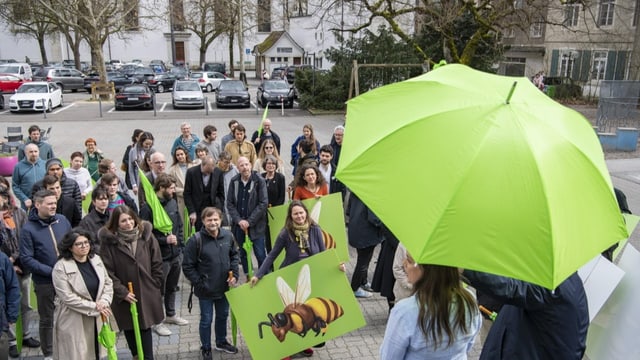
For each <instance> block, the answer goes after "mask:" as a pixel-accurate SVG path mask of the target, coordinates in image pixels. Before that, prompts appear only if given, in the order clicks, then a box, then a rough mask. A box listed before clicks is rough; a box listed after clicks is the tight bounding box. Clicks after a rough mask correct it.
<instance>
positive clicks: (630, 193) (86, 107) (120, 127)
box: [0, 81, 640, 360]
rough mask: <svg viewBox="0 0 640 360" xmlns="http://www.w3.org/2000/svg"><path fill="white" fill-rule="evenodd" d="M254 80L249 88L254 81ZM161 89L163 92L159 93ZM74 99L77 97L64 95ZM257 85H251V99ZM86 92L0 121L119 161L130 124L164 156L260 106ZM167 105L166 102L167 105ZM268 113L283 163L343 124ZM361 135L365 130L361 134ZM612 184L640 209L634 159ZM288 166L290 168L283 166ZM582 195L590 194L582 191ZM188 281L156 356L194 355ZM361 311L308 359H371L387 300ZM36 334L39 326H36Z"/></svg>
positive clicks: (254, 117)
mask: <svg viewBox="0 0 640 360" xmlns="http://www.w3.org/2000/svg"><path fill="white" fill-rule="evenodd" d="M255 85H256V83H255V81H252V83H251V86H255ZM165 95H166V94H162V96H163V98H164V96H165ZM72 97H74V98H75V97H77V98H78V99H77V100H70V98H72ZM254 97H255V91H253V90H252V98H254ZM85 98H88V95H87V94H68V93H65V102H67V108H64V109H62V111H58V110H61V109H58V110H56V111H54V112H52V113H50V114H47V118H46V119H44V118H43V115H42V114H10V113H8V112H0V121H1V123H2V124H3V126H14V125H21V126H22V127H23V129H24V131H25V132H26V129H27V128H28V127H29V126H30V125H32V124H38V125H39V126H40V127H41V128H44V129H46V128H48V127H50V126H51V127H52V131H51V138H50V140H49V142H50V143H51V144H52V146H53V149H54V151H55V153H56V155H57V156H60V157H62V158H65V159H67V160H68V157H69V156H70V154H71V153H72V152H74V151H78V150H79V151H82V150H84V146H83V143H84V140H85V139H86V138H87V137H93V138H95V139H96V140H97V144H98V148H100V149H101V150H102V151H103V152H104V154H105V156H106V157H107V158H112V159H114V160H115V161H116V163H117V164H120V160H121V159H122V155H123V152H124V149H125V147H126V146H127V145H128V144H129V142H130V138H131V133H132V131H133V129H135V128H141V129H145V130H148V131H151V132H152V133H153V134H154V136H155V147H156V149H157V150H158V151H160V152H163V153H165V154H166V155H167V156H169V155H168V154H169V150H170V148H171V145H172V143H173V141H174V139H175V138H176V137H177V136H179V135H180V123H182V122H183V121H188V122H190V123H191V125H192V129H193V132H194V133H195V134H197V135H198V136H201V131H202V129H203V128H204V126H205V125H208V124H213V125H215V126H216V127H217V128H218V138H221V137H222V136H223V135H225V134H226V133H227V132H228V129H227V122H228V121H229V120H231V119H237V120H239V121H240V122H241V123H242V124H244V125H245V127H246V128H247V129H248V132H249V135H250V133H251V132H253V131H254V130H255V129H257V127H258V125H259V122H260V120H261V117H262V110H261V109H257V110H256V108H251V109H244V110H231V109H229V110H227V109H225V110H218V109H215V108H212V109H211V111H210V112H209V113H208V114H206V112H205V111H203V110H184V111H172V110H171V109H170V108H168V106H165V110H166V111H163V112H157V114H156V115H158V114H160V115H159V116H155V117H154V116H153V114H152V112H149V111H146V112H145V111H123V112H113V111H112V112H109V110H108V109H109V106H111V107H112V105H110V104H109V103H104V104H103V105H104V106H103V117H100V115H99V108H98V106H99V105H98V104H97V103H95V102H88V101H86V100H85ZM169 107H170V105H169ZM269 118H270V119H271V120H272V123H273V126H272V129H273V130H274V131H275V132H277V133H278V134H279V135H280V137H281V140H282V153H283V154H282V157H283V159H284V160H285V162H286V163H288V160H289V157H290V155H289V149H290V146H291V144H292V142H293V141H294V139H295V138H296V137H297V136H298V135H300V134H301V132H302V126H303V125H304V124H307V123H309V124H312V125H313V127H314V130H315V135H316V137H317V138H318V139H319V141H320V143H321V144H326V143H328V142H329V141H330V138H331V134H332V130H333V128H334V127H335V126H337V125H339V124H342V123H343V120H344V115H342V114H336V115H324V116H313V115H310V114H309V113H308V112H306V111H303V110H300V109H296V108H294V109H285V111H284V115H282V114H281V113H280V112H279V111H276V110H274V109H270V111H269ZM363 135H366V134H363ZM607 165H608V167H609V170H610V173H611V176H612V180H613V182H614V185H615V186H617V187H619V188H620V189H622V190H623V191H624V192H625V193H626V195H627V198H628V201H629V206H630V208H631V210H632V211H633V212H634V213H640V186H638V185H639V184H640V159H624V160H611V161H607ZM288 170H289V171H288V172H290V168H289V169H288ZM585 196H588V194H585ZM638 238H639V235H638V232H635V233H634V234H633V236H632V240H631V242H632V243H633V244H634V245H635V246H636V247H638V244H639V240H638ZM351 251H352V253H351V255H352V259H353V261H352V263H351V264H348V267H347V275H348V276H350V275H351V272H352V270H353V265H354V263H355V252H354V251H353V249H351ZM375 259H376V257H375V256H374V261H372V263H371V267H370V272H369V273H370V276H372V274H373V269H374V267H375ZM189 289H190V285H189V283H188V281H186V280H183V281H182V282H181V283H180V292H179V294H178V296H177V302H178V303H177V308H178V309H179V312H178V314H179V315H180V316H182V317H184V318H185V319H187V320H189V322H190V323H189V325H188V326H183V327H179V326H176V325H169V326H168V327H169V329H171V331H172V332H173V335H171V336H167V337H162V336H157V335H156V334H154V349H155V351H154V354H155V358H156V359H199V358H200V351H199V348H200V341H199V336H198V319H199V316H198V310H197V309H198V306H197V305H196V304H194V307H193V308H194V311H193V313H192V314H189V313H188V311H187V306H186V304H187V299H188V296H189ZM359 303H360V305H361V309H362V312H363V314H364V317H365V319H366V323H367V325H366V326H365V327H363V328H361V329H358V330H356V331H354V332H351V333H349V334H346V335H344V336H342V337H340V338H337V339H334V340H331V341H329V342H327V345H326V346H325V347H324V348H321V349H317V350H316V352H315V354H314V356H313V358H316V359H333V360H336V359H374V358H377V357H378V355H377V354H378V350H379V347H380V344H381V341H382V338H383V336H384V329H385V325H386V321H387V316H388V309H387V304H386V300H385V299H384V298H382V297H381V296H379V294H375V295H374V296H373V297H371V298H368V299H360V300H359ZM35 330H36V332H35V333H37V329H35ZM238 339H239V343H238V348H239V352H238V354H235V355H229V354H221V353H216V352H214V359H223V358H224V359H250V358H251V356H250V354H249V351H248V349H247V347H246V345H245V344H244V342H243V339H242V335H241V331H240V336H239V338H238ZM117 348H118V349H119V351H118V354H119V358H120V359H130V358H131V356H130V355H129V351H128V350H127V347H126V343H125V340H124V336H123V335H119V337H118V345H117ZM480 349H481V342H480V339H478V340H477V341H476V344H475V346H474V348H473V349H472V351H471V353H470V354H469V359H477V358H478V356H479V353H480ZM39 354H40V349H25V351H23V356H24V358H25V359H39V358H41V356H39Z"/></svg>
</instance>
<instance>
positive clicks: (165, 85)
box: [147, 73, 176, 93]
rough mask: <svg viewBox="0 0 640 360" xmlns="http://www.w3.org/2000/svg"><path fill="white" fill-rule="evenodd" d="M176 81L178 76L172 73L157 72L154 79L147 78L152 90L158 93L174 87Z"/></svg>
mask: <svg viewBox="0 0 640 360" xmlns="http://www.w3.org/2000/svg"><path fill="white" fill-rule="evenodd" d="M175 82H176V76H175V75H173V74H171V73H162V74H156V75H155V76H154V77H153V78H152V79H149V80H147V85H149V87H150V88H151V90H153V91H155V92H157V93H163V92H165V91H167V90H169V89H173V84H174V83H175Z"/></svg>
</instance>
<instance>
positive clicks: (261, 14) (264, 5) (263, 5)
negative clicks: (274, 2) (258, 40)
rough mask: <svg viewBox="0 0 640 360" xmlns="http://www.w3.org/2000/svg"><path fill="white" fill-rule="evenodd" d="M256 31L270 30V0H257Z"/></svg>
mask: <svg viewBox="0 0 640 360" xmlns="http://www.w3.org/2000/svg"><path fill="white" fill-rule="evenodd" d="M257 20H258V32H271V0H258V18H257Z"/></svg>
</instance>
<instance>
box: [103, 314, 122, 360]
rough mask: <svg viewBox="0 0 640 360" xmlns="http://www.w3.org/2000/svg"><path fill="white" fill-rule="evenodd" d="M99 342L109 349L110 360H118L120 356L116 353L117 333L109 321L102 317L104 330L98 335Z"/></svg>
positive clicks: (108, 356)
mask: <svg viewBox="0 0 640 360" xmlns="http://www.w3.org/2000/svg"><path fill="white" fill-rule="evenodd" d="M98 341H99V342H100V344H101V345H102V346H104V347H105V349H107V359H108V360H118V354H117V353H116V348H115V346H116V332H115V331H113V330H112V329H111V324H109V319H108V318H107V317H105V316H104V315H102V328H101V329H100V333H99V334H98Z"/></svg>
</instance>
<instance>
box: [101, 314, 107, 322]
mask: <svg viewBox="0 0 640 360" xmlns="http://www.w3.org/2000/svg"><path fill="white" fill-rule="evenodd" d="M100 318H101V319H102V322H103V323H105V322H107V317H106V316H104V315H103V314H100Z"/></svg>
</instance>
